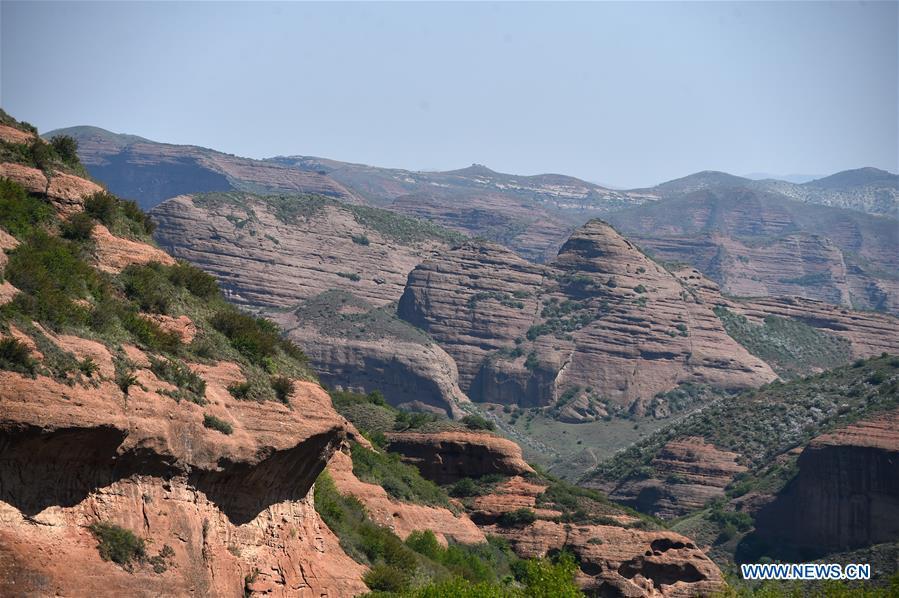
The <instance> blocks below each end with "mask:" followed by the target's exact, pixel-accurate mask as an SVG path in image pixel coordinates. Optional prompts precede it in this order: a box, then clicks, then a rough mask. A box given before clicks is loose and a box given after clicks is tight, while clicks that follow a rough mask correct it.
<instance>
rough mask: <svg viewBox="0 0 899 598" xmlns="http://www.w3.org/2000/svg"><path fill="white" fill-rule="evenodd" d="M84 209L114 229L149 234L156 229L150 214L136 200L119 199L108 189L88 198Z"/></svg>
mask: <svg viewBox="0 0 899 598" xmlns="http://www.w3.org/2000/svg"><path fill="white" fill-rule="evenodd" d="M84 211H85V213H87V214H88V215H90V216H92V217H93V218H96V219H97V220H99V221H100V222H102V223H103V224H105V225H106V226H107V227H108V228H109V229H110V230H113V231H118V232H121V233H130V234H133V235H139V236H149V235H152V234H153V231H154V230H155V229H156V224H155V223H154V222H153V220H152V219H151V218H150V215H149V214H147V213H146V212H144V211H143V210H141V209H140V207H139V206H138V205H137V204H136V203H135V202H133V201H130V200H125V199H119V198H118V197H116V196H115V195H113V194H112V193H109V192H107V191H98V192H97V193H94V194H93V195H91V196H90V197H88V198H86V199H85V200H84Z"/></svg>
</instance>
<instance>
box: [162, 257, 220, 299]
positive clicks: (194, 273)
mask: <svg viewBox="0 0 899 598" xmlns="http://www.w3.org/2000/svg"><path fill="white" fill-rule="evenodd" d="M168 272H169V280H170V281H171V283H172V284H174V285H175V286H179V287H183V288H185V289H187V290H188V291H189V292H190V293H191V294H192V295H194V296H196V297H199V298H200V299H210V298H212V297H216V296H217V295H218V294H219V285H218V282H216V280H215V276H212V275H211V274H207V273H206V272H203V271H202V270H200V269H199V268H197V267H196V266H192V265H190V264H188V263H187V262H178V263H177V264H175V265H174V266H170V267H169V271H168Z"/></svg>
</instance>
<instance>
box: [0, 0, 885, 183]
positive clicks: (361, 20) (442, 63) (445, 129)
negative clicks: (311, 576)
mask: <svg viewBox="0 0 899 598" xmlns="http://www.w3.org/2000/svg"><path fill="white" fill-rule="evenodd" d="M0 6H2V48H0V49H2V62H0V67H2V76H0V83H2V88H0V104H2V106H3V107H4V108H5V109H6V110H7V111H9V112H10V113H12V114H13V115H14V116H16V117H18V118H21V119H24V120H27V121H30V122H31V123H33V124H35V125H37V126H38V127H39V129H41V130H42V131H45V130H49V129H52V128H57V127H64V126H71V125H79V124H90V125H96V126H100V127H104V128H107V129H110V130H113V131H116V132H125V133H134V134H138V135H142V136H144V137H148V138H150V139H155V140H159V141H168V142H173V143H192V144H197V145H204V146H208V147H213V148H216V149H220V150H223V151H227V152H231V153H235V154H239V155H245V156H251V157H266V156H273V155H277V154H305V155H317V156H324V157H330V158H336V159H340V160H349V161H357V162H365V163H369V164H375V165H379V166H396V167H404V168H411V169H449V168H459V167H464V166H467V165H468V164H470V163H472V162H478V163H482V164H486V165H488V166H490V167H491V168H494V169H496V170H501V171H506V172H514V173H519V174H534V173H539V172H563V173H566V174H572V175H576V176H580V177H583V178H586V179H590V180H594V181H599V182H607V183H611V184H618V185H623V186H637V185H648V184H652V183H656V182H659V181H662V180H666V179H670V178H674V177H677V176H682V175H684V174H687V173H690V172H693V171H697V170H705V169H714V170H726V171H729V172H733V173H736V174H742V173H747V172H759V171H761V172H771V173H796V172H799V173H813V174H814V173H831V172H834V171H837V170H843V169H846V168H855V167H859V166H867V165H870V166H877V167H880V168H885V169H888V170H891V171H894V172H895V171H896V170H897V160H899V158H897V152H899V149H897V136H899V123H897V111H899V108H897V106H899V103H897V78H899V74H897V71H899V68H897V53H899V47H897V16H899V15H897V7H899V4H897V3H896V2H868V3H863V4H862V3H850V2H842V3H818V2H797V3H793V2H758V3H737V2H699V3H685V2H663V3H655V2H646V3H627V4H625V3H620V2H609V3H598V4H567V3H566V4H563V3H531V4H513V3H502V4H480V3H478V4H475V3H461V4H443V3H394V4H381V3H355V4H337V3H328V4H293V3H260V2H257V3H225V2H203V3H178V2H156V3H131V2H118V3H111V2H101V3H79V2H66V3H63V4H56V3H50V2H25V3H19V2H10V1H6V0H4V1H3V2H2V5H0Z"/></svg>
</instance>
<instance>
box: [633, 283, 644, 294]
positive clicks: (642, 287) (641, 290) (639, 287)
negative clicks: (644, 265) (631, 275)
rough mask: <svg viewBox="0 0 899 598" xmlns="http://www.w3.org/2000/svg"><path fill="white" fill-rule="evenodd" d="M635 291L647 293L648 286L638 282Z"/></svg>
mask: <svg viewBox="0 0 899 598" xmlns="http://www.w3.org/2000/svg"><path fill="white" fill-rule="evenodd" d="M634 292H635V293H641V294H642V293H645V292H646V287H644V286H643V285H642V284H638V285H637V286H635V287H634Z"/></svg>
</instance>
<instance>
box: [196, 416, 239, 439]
mask: <svg viewBox="0 0 899 598" xmlns="http://www.w3.org/2000/svg"><path fill="white" fill-rule="evenodd" d="M203 425H204V426H205V427H207V428H209V429H210V430H216V431H218V432H221V433H222V434H225V435H230V434H232V433H233V432H234V428H233V427H232V426H231V424H229V423H228V422H226V421H225V420H223V419H219V418H217V417H216V416H214V415H209V414H208V413H206V414H204V415H203Z"/></svg>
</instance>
